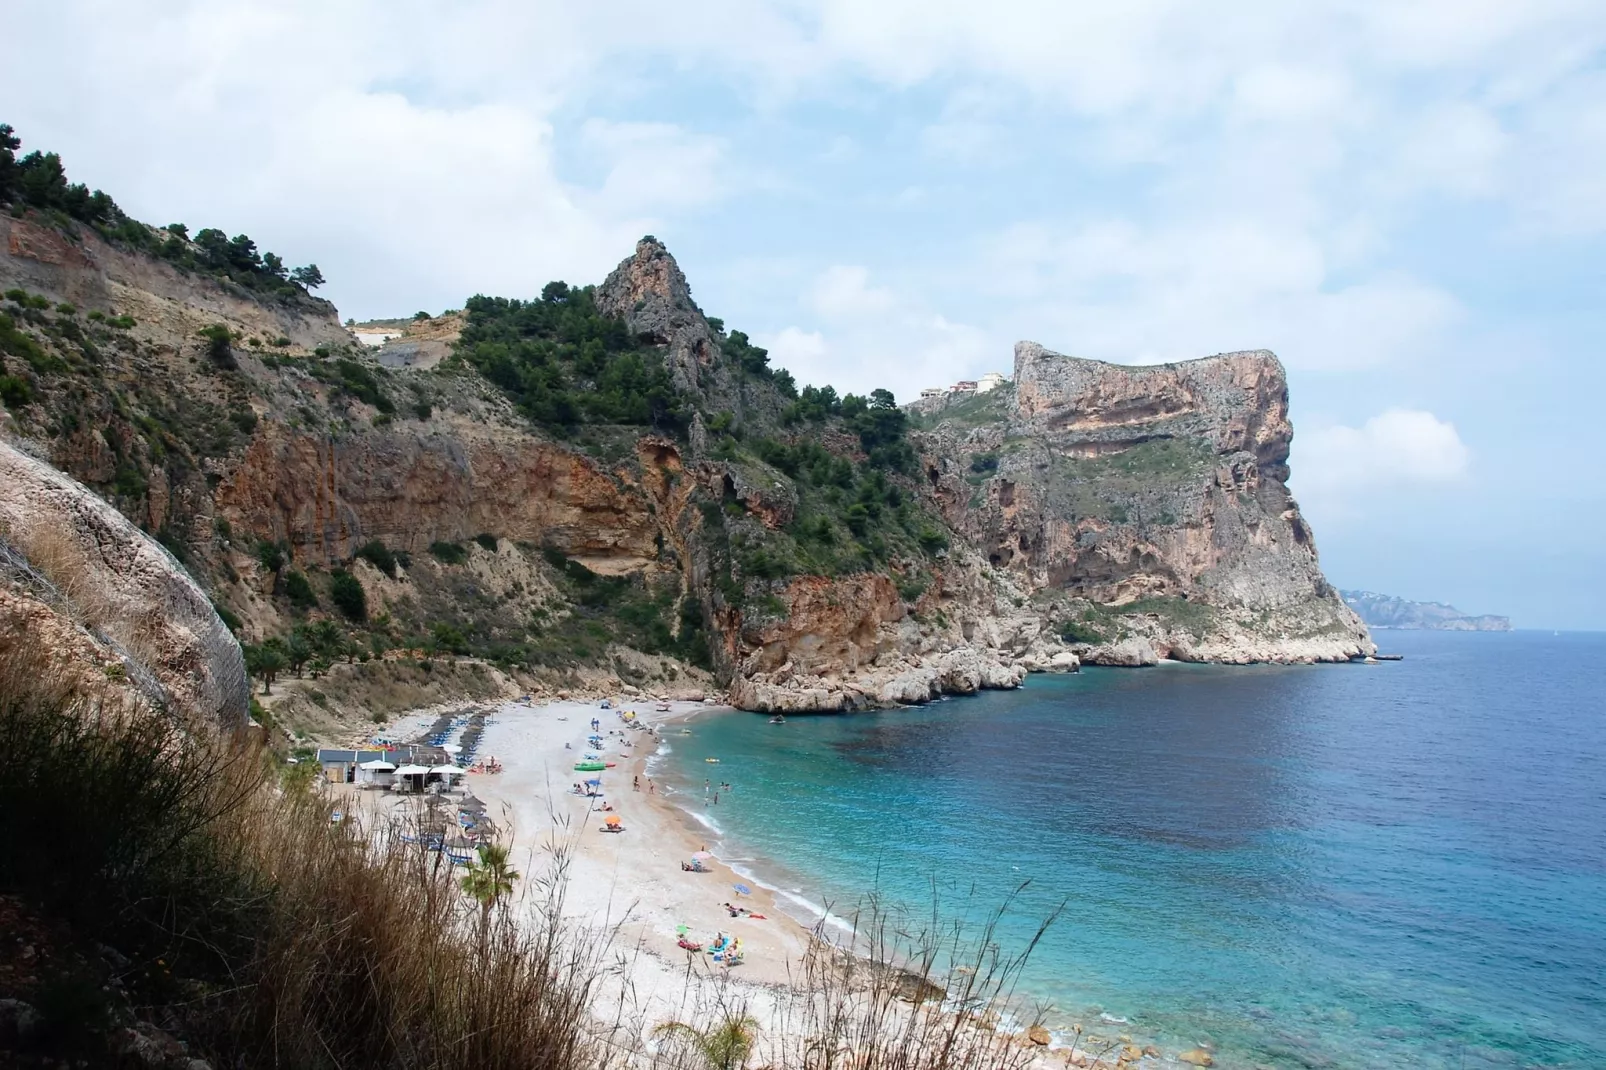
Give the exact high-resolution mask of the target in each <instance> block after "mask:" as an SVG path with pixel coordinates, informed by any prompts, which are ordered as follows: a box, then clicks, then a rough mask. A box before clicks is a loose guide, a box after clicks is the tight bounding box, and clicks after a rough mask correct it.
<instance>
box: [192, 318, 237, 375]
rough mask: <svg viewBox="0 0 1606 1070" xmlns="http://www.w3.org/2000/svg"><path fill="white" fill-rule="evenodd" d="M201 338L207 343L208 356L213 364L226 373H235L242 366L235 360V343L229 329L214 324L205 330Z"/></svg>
mask: <svg viewBox="0 0 1606 1070" xmlns="http://www.w3.org/2000/svg"><path fill="white" fill-rule="evenodd" d="M200 337H201V340H202V341H203V342H205V343H206V355H207V356H208V357H209V358H210V359H211V361H212V363H213V364H215V365H217V366H218V367H219V368H222V369H223V370H224V371H233V370H234V369H236V368H238V367H239V366H240V362H239V361H237V360H235V359H234V341H233V336H232V335H231V334H230V333H229V329H228V327H226V326H225V325H223V324H221V323H214V324H212V325H211V326H210V327H206V328H203V329H202V330H201V332H200Z"/></svg>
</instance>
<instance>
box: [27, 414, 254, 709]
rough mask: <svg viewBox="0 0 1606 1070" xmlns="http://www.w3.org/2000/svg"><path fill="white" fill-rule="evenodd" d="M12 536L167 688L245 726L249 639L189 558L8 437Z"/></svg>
mask: <svg viewBox="0 0 1606 1070" xmlns="http://www.w3.org/2000/svg"><path fill="white" fill-rule="evenodd" d="M5 543H9V544H10V546H12V547H14V548H15V549H16V551H19V552H20V554H21V556H22V557H23V558H25V559H26V561H27V563H28V565H30V566H31V567H32V569H33V570H34V572H35V574H36V575H38V576H40V577H42V579H43V581H44V582H45V583H47V584H48V585H49V587H50V588H52V589H53V594H54V595H55V596H57V597H59V598H60V599H61V600H62V601H63V602H64V603H65V607H66V609H67V611H68V612H70V613H71V614H72V615H73V616H74V617H75V618H76V619H78V620H80V621H81V622H82V623H83V624H84V625H85V626H86V627H87V628H88V629H89V630H90V632H91V633H92V634H94V635H95V636H96V637H97V639H98V640H99V641H102V642H106V643H109V644H111V645H112V646H113V647H114V648H115V649H116V650H118V651H119V652H121V653H122V654H123V655H124V656H125V657H126V658H127V659H128V660H129V662H130V663H131V664H132V665H134V666H137V667H139V668H142V669H145V670H148V671H149V674H150V679H151V680H152V681H154V683H155V684H156V685H158V686H159V687H160V688H161V689H162V691H163V692H164V693H165V697H167V698H169V699H171V700H172V701H173V702H174V703H175V704H177V705H179V706H181V707H182V708H184V709H188V710H195V711H197V712H199V713H201V714H204V715H205V716H208V717H210V718H211V719H212V720H213V721H215V722H216V723H217V724H218V725H220V726H222V727H224V728H230V729H233V728H241V727H244V726H245V724H246V721H247V718H248V713H249V704H250V684H249V681H248V679H247V677H246V674H245V662H244V659H243V657H242V655H241V653H240V646H239V644H238V643H237V642H236V641H235V639H234V636H233V635H232V634H231V633H230V632H229V630H228V628H227V627H226V626H225V625H224V624H223V621H222V620H220V619H219V618H218V615H217V612H216V610H214V609H213V608H212V603H211V600H210V599H208V598H207V596H206V594H205V592H203V591H202V590H201V588H200V587H199V586H198V585H197V584H196V583H195V581H194V580H193V579H191V578H190V576H189V574H188V573H187V572H185V571H184V568H183V566H181V565H180V564H179V563H178V562H177V561H176V560H175V559H174V558H173V556H172V555H171V554H170V553H168V552H167V551H166V550H165V549H163V548H162V547H161V546H160V545H158V544H157V542H156V541H155V540H154V539H152V538H151V537H150V536H148V535H146V534H145V533H144V532H142V531H140V530H139V529H138V528H136V527H135V526H134V525H133V524H131V523H129V521H128V519H127V518H126V517H124V516H123V515H122V514H121V513H119V512H118V511H117V510H116V509H114V508H112V506H111V505H109V504H107V502H106V501H105V500H104V499H102V498H100V497H99V496H97V495H96V494H94V493H93V492H92V491H90V490H89V489H88V488H86V487H84V486H82V485H81V484H79V483H76V482H74V481H73V480H72V479H70V478H69V477H67V476H66V475H64V474H62V473H61V472H58V471H56V470H55V469H54V468H51V467H50V466H49V465H47V464H44V463H43V462H41V461H36V460H34V459H33V458H32V457H28V456H26V455H25V454H23V453H21V452H19V451H18V450H16V449H14V448H13V447H11V446H10V445H8V444H6V443H4V442H0V545H3V544H5Z"/></svg>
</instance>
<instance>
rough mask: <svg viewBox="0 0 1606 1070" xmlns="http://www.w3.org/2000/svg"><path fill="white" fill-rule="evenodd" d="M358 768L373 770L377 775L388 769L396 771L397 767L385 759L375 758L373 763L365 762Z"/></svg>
mask: <svg viewBox="0 0 1606 1070" xmlns="http://www.w3.org/2000/svg"><path fill="white" fill-rule="evenodd" d="M357 768H358V769H372V770H373V771H374V772H376V773H382V772H384V771H385V770H387V769H395V768H396V767H395V766H394V765H391V764H390V763H389V762H387V761H385V759H383V758H375V759H374V760H373V761H371V762H363V763H362V764H361V765H359V766H358V767H357Z"/></svg>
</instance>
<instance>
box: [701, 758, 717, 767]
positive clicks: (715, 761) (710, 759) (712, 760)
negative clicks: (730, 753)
mask: <svg viewBox="0 0 1606 1070" xmlns="http://www.w3.org/2000/svg"><path fill="white" fill-rule="evenodd" d="M703 761H705V762H707V763H708V764H709V765H718V764H719V759H718V758H704V759H703Z"/></svg>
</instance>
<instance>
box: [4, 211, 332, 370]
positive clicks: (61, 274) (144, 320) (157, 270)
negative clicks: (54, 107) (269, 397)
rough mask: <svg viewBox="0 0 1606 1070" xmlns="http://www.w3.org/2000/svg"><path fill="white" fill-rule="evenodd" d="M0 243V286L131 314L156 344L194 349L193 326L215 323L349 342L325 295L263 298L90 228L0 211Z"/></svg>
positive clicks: (299, 345) (307, 345)
mask: <svg viewBox="0 0 1606 1070" xmlns="http://www.w3.org/2000/svg"><path fill="white" fill-rule="evenodd" d="M0 250H4V252H5V255H4V256H0V290H8V289H12V288H14V287H15V288H20V289H23V290H28V291H30V292H34V293H44V294H49V295H50V296H51V297H53V298H54V299H56V300H58V301H66V302H70V303H71V304H73V305H75V306H77V307H78V308H79V309H82V310H84V311H85V312H90V311H94V312H101V313H104V314H106V315H127V316H131V317H133V319H134V321H135V325H134V327H133V328H132V333H133V334H134V336H135V337H138V338H140V339H143V340H146V341H150V342H154V343H156V344H159V345H167V346H174V345H183V346H189V347H192V348H193V347H195V346H196V342H195V336H196V332H198V331H199V330H201V328H203V327H207V326H210V325H212V324H216V323H222V324H225V325H227V326H228V327H229V328H230V329H231V330H234V331H237V332H239V334H240V336H241V337H248V336H253V335H254V336H259V337H262V338H272V339H276V338H286V339H288V340H289V342H290V347H291V348H294V349H299V350H304V351H306V350H312V349H314V348H316V347H318V346H323V345H328V346H342V345H346V344H348V343H349V342H350V341H351V335H350V334H349V333H348V332H347V331H346V329H345V328H344V327H342V326H341V325H340V319H339V316H338V314H337V313H336V311H335V306H334V305H332V304H330V303H329V302H328V301H324V300H320V299H318V298H315V297H307V296H305V295H301V296H298V297H297V298H295V299H293V300H292V299H275V300H263V299H262V298H260V297H259V296H258V295H256V294H254V293H252V292H251V291H249V290H245V289H243V288H241V287H239V286H236V285H234V284H232V283H229V282H227V281H224V280H222V279H218V278H215V277H212V276H209V275H201V274H193V273H187V272H184V271H181V270H179V269H178V268H176V267H174V266H173V265H171V264H168V263H166V262H164V261H161V260H157V259H154V258H152V257H148V256H143V255H141V254H139V253H135V252H130V251H128V250H125V249H120V248H118V247H117V246H114V245H111V244H109V243H107V242H106V241H103V240H102V239H101V238H100V236H99V235H98V234H96V233H95V232H94V231H93V230H91V229H89V228H88V227H79V228H76V231H75V232H74V233H71V234H68V233H66V232H63V231H62V230H60V229H58V228H56V227H53V226H50V225H48V224H46V223H43V222H37V221H35V220H33V219H18V218H14V217H12V216H9V215H5V214H3V213H0Z"/></svg>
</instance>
